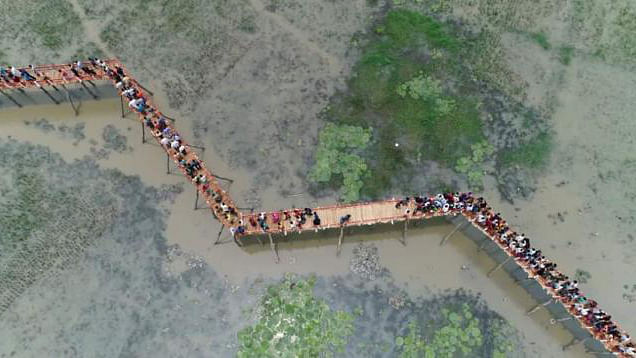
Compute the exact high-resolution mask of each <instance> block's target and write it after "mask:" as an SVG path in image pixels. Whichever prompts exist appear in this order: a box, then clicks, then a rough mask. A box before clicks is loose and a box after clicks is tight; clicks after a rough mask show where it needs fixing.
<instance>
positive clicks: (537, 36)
mask: <svg viewBox="0 0 636 358" xmlns="http://www.w3.org/2000/svg"><path fill="white" fill-rule="evenodd" d="M530 38H531V39H532V40H534V42H536V43H537V44H539V46H541V47H542V48H543V49H544V50H549V49H550V48H551V47H552V45H550V41H549V40H548V36H547V35H546V34H544V33H543V32H534V33H531V34H530Z"/></svg>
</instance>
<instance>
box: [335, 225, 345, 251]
mask: <svg viewBox="0 0 636 358" xmlns="http://www.w3.org/2000/svg"><path fill="white" fill-rule="evenodd" d="M343 238H344V226H341V227H340V236H339V237H338V247H337V248H336V256H340V249H341V248H342V239H343Z"/></svg>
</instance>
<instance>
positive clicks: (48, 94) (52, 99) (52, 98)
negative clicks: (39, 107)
mask: <svg viewBox="0 0 636 358" xmlns="http://www.w3.org/2000/svg"><path fill="white" fill-rule="evenodd" d="M40 89H41V90H42V92H44V93H45V94H46V95H47V96H48V97H49V98H50V99H51V101H53V103H55V104H60V102H59V101H58V100H57V99H55V97H53V96H51V94H50V93H49V91H47V90H46V88H44V87H40Z"/></svg>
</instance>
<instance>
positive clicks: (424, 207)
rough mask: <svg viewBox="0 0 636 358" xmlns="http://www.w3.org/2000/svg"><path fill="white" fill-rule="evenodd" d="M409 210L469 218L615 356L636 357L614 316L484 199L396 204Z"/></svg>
mask: <svg viewBox="0 0 636 358" xmlns="http://www.w3.org/2000/svg"><path fill="white" fill-rule="evenodd" d="M411 203H412V204H413V205H410V204H411ZM410 206H413V207H414V208H413V214H412V215H414V216H417V215H426V214H435V213H437V212H442V213H444V214H461V215H464V216H466V217H467V218H468V219H469V220H471V221H473V222H474V223H476V224H477V225H478V226H479V227H480V228H481V229H482V230H483V231H485V232H486V233H487V234H488V236H489V237H490V238H492V239H493V240H495V241H496V242H497V244H498V245H499V246H500V247H502V248H503V249H504V250H506V251H507V252H508V254H509V255H510V256H512V257H514V258H515V260H516V261H517V263H518V264H519V265H521V266H522V267H523V268H524V269H525V270H526V272H528V273H529V275H530V276H531V277H532V278H535V279H537V280H538V281H539V282H540V283H541V284H542V285H543V286H544V287H547V289H548V291H549V292H550V293H551V295H552V296H553V298H554V299H555V300H558V301H560V302H561V303H563V305H564V306H565V307H566V308H567V309H568V311H569V312H570V313H571V314H573V315H574V316H576V317H577V318H578V319H579V320H580V321H581V322H582V323H583V324H584V325H585V326H586V327H587V328H588V329H589V330H590V332H592V333H593V335H594V336H595V338H596V339H598V340H600V341H602V342H603V343H604V344H606V346H607V347H608V348H609V349H610V350H611V352H612V353H616V354H622V355H623V356H628V357H636V346H635V345H634V342H633V341H632V340H631V338H630V337H629V335H628V334H627V333H625V332H624V331H621V329H620V328H619V327H618V326H617V325H616V324H615V323H614V322H613V321H612V316H610V315H609V314H608V313H607V312H605V311H603V310H602V309H601V308H599V307H598V304H597V302H596V301H594V300H592V299H588V298H587V297H585V296H584V295H583V294H582V293H581V292H580V290H579V288H578V282H577V280H574V279H571V278H570V277H568V276H566V275H564V274H563V273H561V272H559V271H557V264H556V263H554V262H552V261H550V260H549V259H547V258H546V257H545V256H544V255H543V253H542V252H541V250H540V249H537V248H534V247H532V246H531V245H530V239H529V238H528V237H527V236H526V235H525V234H524V233H519V232H516V231H514V230H512V229H511V228H510V227H509V226H508V224H507V223H506V221H505V220H504V219H502V217H501V214H500V213H498V212H495V211H493V210H492V208H491V207H490V206H488V204H487V203H486V200H484V198H482V197H474V196H473V195H472V193H447V194H438V195H437V196H435V197H432V198H428V197H419V196H416V197H414V198H412V199H411V198H405V199H403V200H400V201H398V202H397V203H396V208H398V209H399V208H401V207H406V209H405V212H404V215H410V211H409V210H410V208H409V207H410Z"/></svg>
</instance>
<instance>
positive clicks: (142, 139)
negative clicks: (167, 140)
mask: <svg viewBox="0 0 636 358" xmlns="http://www.w3.org/2000/svg"><path fill="white" fill-rule="evenodd" d="M144 143H146V128H145V125H144V123H143V122H141V144H144Z"/></svg>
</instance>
